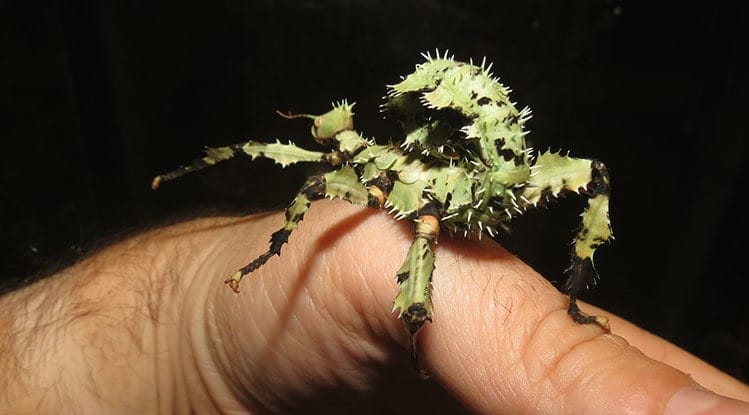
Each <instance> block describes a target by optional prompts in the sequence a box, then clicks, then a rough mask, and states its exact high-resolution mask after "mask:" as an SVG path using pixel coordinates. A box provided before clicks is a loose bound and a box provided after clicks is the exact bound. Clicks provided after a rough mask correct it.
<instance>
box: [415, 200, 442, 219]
mask: <svg viewBox="0 0 749 415" xmlns="http://www.w3.org/2000/svg"><path fill="white" fill-rule="evenodd" d="M424 215H429V216H434V217H436V218H441V217H442V205H441V204H440V203H439V202H437V201H436V200H432V201H430V202H429V203H427V204H425V205H424V206H422V207H420V208H419V210H418V211H417V212H416V216H424Z"/></svg>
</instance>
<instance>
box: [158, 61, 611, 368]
mask: <svg viewBox="0 0 749 415" xmlns="http://www.w3.org/2000/svg"><path fill="white" fill-rule="evenodd" d="M423 56H424V58H425V61H424V62H422V63H420V64H418V65H416V68H415V69H414V71H413V72H412V73H411V74H409V75H407V76H405V77H404V78H402V80H401V81H400V82H398V83H396V84H393V85H389V86H387V93H386V97H385V103H384V104H383V106H382V107H383V110H384V113H385V115H386V117H387V118H389V119H391V120H395V121H396V122H398V123H399V124H400V125H401V127H402V129H403V135H402V137H400V138H399V139H396V140H393V141H391V142H390V143H388V144H377V143H376V142H375V141H374V140H371V139H367V138H364V137H363V136H362V135H360V134H359V133H358V132H356V131H355V130H354V118H353V117H354V113H353V111H352V108H353V107H354V104H353V103H352V104H349V103H348V102H347V101H345V100H343V101H340V102H337V103H334V104H333V108H332V109H331V110H329V111H328V112H326V113H324V114H321V115H309V114H292V113H286V114H284V113H279V114H280V115H281V116H283V117H285V118H290V119H296V118H307V119H311V120H312V127H311V133H312V136H313V138H314V139H315V140H316V141H317V142H318V143H319V144H320V145H322V146H325V147H326V148H327V149H326V150H325V151H312V150H307V149H303V148H300V147H298V146H297V145H295V144H294V143H293V142H289V143H288V144H283V143H281V142H278V141H276V142H275V143H266V142H263V141H245V142H240V143H237V144H233V145H229V146H225V147H216V148H208V149H206V152H205V156H204V157H202V158H198V159H196V160H194V161H192V162H191V163H189V164H187V165H185V166H182V167H179V168H177V169H175V170H173V171H171V172H167V173H164V174H162V175H159V176H156V177H155V178H154V179H153V181H152V183H151V187H152V188H154V189H156V188H158V187H159V186H160V185H162V184H163V183H164V182H167V181H171V180H174V179H176V178H179V177H181V176H184V175H186V174H188V173H191V172H195V171H198V170H201V169H203V168H206V167H209V166H213V165H215V164H217V163H220V162H222V161H224V160H228V159H230V158H233V157H234V156H238V155H246V156H249V157H250V159H255V158H258V157H260V158H266V159H270V160H273V161H274V162H275V163H277V164H279V165H280V166H281V168H284V167H286V166H289V165H292V164H295V163H318V164H321V165H327V168H328V172H327V173H323V174H317V175H314V176H311V177H310V178H308V179H307V181H306V182H305V183H304V185H303V186H302V187H301V189H300V190H299V192H298V194H297V195H296V197H295V198H294V199H293V200H292V201H291V203H290V204H289V206H288V207H287V208H286V220H285V222H284V224H283V226H282V227H281V228H280V229H279V230H277V231H276V232H274V233H273V235H272V236H271V238H270V242H269V248H268V250H267V251H266V252H264V253H262V254H260V255H259V256H258V257H257V258H256V259H255V260H253V261H252V262H250V263H248V264H247V265H245V266H244V267H242V268H240V269H239V270H237V271H236V272H235V273H233V274H232V275H231V276H230V277H229V278H227V279H226V281H225V282H226V283H227V284H228V285H229V286H230V287H231V289H232V290H234V291H235V292H239V284H240V282H241V280H242V279H243V278H244V277H245V276H246V275H248V274H249V273H251V272H253V271H255V270H257V269H259V268H260V267H262V266H263V264H265V263H266V262H267V261H268V260H270V259H271V258H272V257H273V256H275V255H280V254H281V247H282V246H283V245H284V244H285V243H286V242H287V241H288V239H289V237H290V236H291V234H292V233H293V231H294V230H295V229H296V228H297V227H298V226H299V224H300V223H301V221H302V219H303V218H304V215H305V213H306V212H307V210H308V209H309V207H310V204H311V202H312V201H314V200H318V199H325V198H327V199H342V200H346V201H348V202H350V203H353V204H356V205H360V206H368V207H370V208H373V209H382V210H387V211H388V212H389V213H390V214H392V215H393V217H394V218H395V219H396V220H403V219H407V220H409V221H411V222H412V223H413V226H414V237H413V241H412V243H411V247H410V248H409V250H408V253H407V254H406V257H405V260H404V262H403V265H402V266H401V267H400V268H399V269H398V270H397V271H396V272H395V274H396V278H397V281H398V283H399V291H398V294H397V295H396V297H395V300H394V302H393V312H394V313H397V315H398V318H399V319H400V320H401V323H402V324H403V327H404V330H405V332H406V335H407V336H408V338H409V339H410V344H411V361H412V363H413V365H414V366H415V367H418V360H419V359H418V354H417V349H418V347H417V346H418V344H417V339H418V333H419V331H420V330H421V329H422V328H423V327H424V325H425V324H426V322H428V321H429V322H431V321H432V317H433V313H434V309H433V307H432V274H433V272H434V264H435V255H434V249H435V246H436V243H437V239H438V237H439V233H440V231H441V230H444V231H447V232H448V233H450V234H451V235H458V236H463V237H466V238H471V237H478V238H480V237H481V236H482V235H484V234H487V235H488V236H489V237H495V236H497V234H498V233H499V232H500V231H506V230H509V229H510V223H511V221H512V220H513V219H514V218H516V217H518V216H520V215H522V214H524V213H525V212H527V211H528V210H530V209H533V208H535V207H537V206H539V205H546V204H548V203H549V202H550V201H551V200H553V199H556V198H557V197H558V196H560V195H561V194H562V193H573V194H579V195H581V196H584V197H586V198H587V207H586V208H585V210H584V211H583V213H582V214H581V215H580V217H581V221H580V226H579V230H578V231H577V233H576V235H575V239H574V240H573V243H572V252H571V255H570V257H571V259H570V266H569V267H568V268H567V270H566V274H567V279H566V282H565V284H564V286H563V287H562V291H563V292H564V293H566V294H567V295H568V296H569V306H568V309H567V311H568V313H569V315H570V317H571V318H572V320H574V321H575V322H577V323H580V324H598V325H600V326H601V327H603V328H605V329H608V319H607V318H606V317H602V316H592V315H588V314H586V313H584V312H583V311H581V310H580V308H579V307H578V305H577V299H578V298H579V296H580V295H581V294H582V293H583V292H584V291H585V290H587V289H588V288H590V287H592V286H593V285H594V284H595V282H596V281H597V279H598V274H597V272H596V269H595V266H594V262H593V254H594V253H595V251H596V250H597V249H598V247H600V246H601V245H603V244H605V243H607V242H608V241H610V240H611V239H612V238H613V236H612V231H611V224H610V222H609V196H610V192H611V185H610V178H609V174H608V170H607V169H606V166H605V165H604V164H603V163H602V162H601V161H599V160H591V159H585V158H575V157H571V156H569V155H561V154H560V153H558V152H550V151H546V152H542V153H535V152H533V151H532V150H531V149H529V148H528V147H527V146H526V142H525V137H526V135H527V133H528V131H527V130H526V129H525V124H526V122H527V121H528V120H529V119H530V117H531V112H530V110H529V109H528V108H523V109H520V110H518V109H517V108H515V105H514V103H513V102H512V100H511V99H510V97H509V92H510V90H509V89H508V88H507V87H505V86H504V85H502V84H501V83H500V82H499V80H498V79H497V78H496V77H495V76H494V75H493V74H492V73H491V64H489V65H487V64H486V63H485V61H482V63H481V64H480V65H474V64H473V63H472V62H468V63H466V62H459V61H455V60H454V59H453V58H452V57H451V56H448V55H447V53H445V54H443V55H440V53H439V52H438V53H437V54H436V56H431V55H430V54H424V55H423ZM422 373H423V371H422Z"/></svg>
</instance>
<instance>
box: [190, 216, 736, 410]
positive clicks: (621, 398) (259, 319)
mask: <svg viewBox="0 0 749 415" xmlns="http://www.w3.org/2000/svg"><path fill="white" fill-rule="evenodd" d="M281 223H282V219H281V216H280V215H278V214H276V215H267V216H264V217H261V218H257V217H255V218H253V219H250V220H248V221H247V222H246V223H243V224H240V225H238V226H237V227H232V228H233V229H232V231H231V232H230V234H229V235H223V236H222V237H221V238H220V239H221V244H219V245H218V246H217V247H216V252H229V253H230V254H225V255H228V256H230V258H222V261H223V264H221V265H219V264H217V263H216V261H209V262H207V263H206V264H204V266H203V267H202V268H201V269H200V270H199V272H198V274H201V277H200V278H198V279H197V281H199V282H198V283H197V286H198V287H200V288H198V289H199V290H204V291H205V292H208V293H209V294H208V297H207V301H208V304H209V306H208V316H207V320H208V324H204V326H205V328H206V332H205V338H206V344H205V347H198V348H197V350H198V352H197V359H198V361H200V362H207V361H212V362H213V365H206V366H207V367H208V369H204V370H207V371H209V372H211V373H213V374H215V373H218V374H220V377H221V378H222V379H223V382H224V383H225V385H227V388H226V389H227V391H226V392H221V393H219V394H220V395H221V396H222V398H218V397H216V396H214V397H213V399H214V400H218V401H222V402H224V403H225V405H224V408H225V409H226V408H228V409H239V408H248V407H250V408H256V409H257V408H263V409H272V410H282V409H284V408H289V407H293V406H294V405H295V404H294V402H299V401H309V397H310V396H311V395H314V394H318V393H320V392H321V391H329V390H330V389H336V388H345V389H346V390H353V391H358V392H360V393H361V392H363V391H367V390H371V388H372V387H373V385H372V383H373V382H374V379H376V375H377V373H381V372H382V371H383V369H384V368H386V367H388V366H392V363H393V362H394V361H395V362H398V363H397V364H398V365H402V367H403V368H404V369H403V373H407V370H406V367H407V361H408V353H407V352H406V351H405V350H404V348H406V347H407V345H408V340H407V338H406V335H405V333H403V332H402V328H401V325H400V323H399V321H398V320H397V318H396V317H395V316H394V315H393V314H392V311H391V309H392V299H393V297H394V296H395V294H396V292H397V287H396V283H395V270H397V269H398V267H399V266H400V264H401V262H402V261H403V259H404V258H405V255H406V252H407V250H408V246H409V244H410V238H411V236H410V235H411V230H410V227H409V226H408V225H407V224H404V223H398V222H396V221H393V220H392V218H389V217H387V216H386V215H382V214H379V213H375V212H372V211H370V210H362V209H361V208H357V207H353V206H350V205H348V204H347V203H342V202H325V203H317V204H315V205H314V206H313V207H312V209H311V210H310V211H309V213H308V215H307V218H306V219H305V221H304V222H303V223H302V224H301V225H300V227H299V229H298V230H297V231H296V232H295V233H294V234H292V236H291V238H290V240H289V243H288V246H286V247H285V248H284V250H283V252H282V254H281V256H280V257H274V258H272V259H271V260H270V261H269V262H268V263H267V264H266V265H265V266H264V267H262V268H261V269H259V270H257V271H255V272H254V273H253V274H251V276H250V277H249V278H247V279H246V280H245V281H244V282H243V286H242V287H240V289H241V290H242V292H241V294H240V295H239V296H237V295H235V294H234V293H232V292H231V290H229V289H228V288H226V287H223V286H221V284H216V281H221V280H222V279H223V277H225V276H227V275H229V274H231V273H232V272H233V271H234V270H235V269H236V268H239V267H240V266H242V265H244V263H246V262H247V261H248V259H252V258H251V256H252V255H253V253H258V254H259V253H261V252H264V251H265V250H266V249H267V246H266V245H265V240H266V238H265V237H262V238H260V237H245V235H250V236H252V235H270V234H271V233H272V232H273V231H274V230H275V229H276V228H277V227H279V226H280V224H281ZM237 228H238V229H237ZM222 245H223V246H222ZM436 256H437V259H436V269H435V274H434V294H433V300H434V308H435V312H434V322H433V324H427V325H426V326H425V327H424V329H423V330H422V331H421V333H420V334H419V336H420V339H419V349H420V350H419V352H420V358H421V362H422V364H423V365H424V366H425V369H426V370H427V371H428V372H429V373H430V374H431V375H432V377H433V380H434V381H435V382H437V383H439V384H441V385H442V386H443V387H444V388H445V389H446V390H448V391H449V392H450V393H451V394H452V395H453V396H454V397H455V398H456V399H457V400H458V401H460V402H461V403H462V405H463V406H465V407H467V408H470V409H471V410H473V411H475V412H477V413H487V414H497V413H513V414H515V413H555V414H563V413H575V414H580V413H585V414H597V413H658V414H660V413H664V411H665V410H666V408H667V406H668V405H669V400H670V399H671V398H672V396H674V395H675V394H676V393H677V392H678V391H682V390H683V388H688V389H685V390H686V391H692V389H689V388H691V387H693V386H695V384H694V382H693V381H692V380H691V379H690V378H689V377H688V376H687V375H685V374H683V373H681V372H679V371H678V370H676V369H674V368H672V367H670V366H667V365H665V364H662V363H660V362H657V361H654V360H652V359H649V358H648V357H646V356H645V355H644V354H642V353H641V352H640V351H638V350H637V349H635V348H634V347H631V346H630V345H629V344H628V343H627V342H626V341H625V340H624V339H622V338H621V337H618V336H616V335H615V334H606V333H604V332H603V331H602V330H601V329H600V328H599V327H597V326H581V325H578V324H576V323H574V322H572V321H571V319H570V318H569V317H568V316H567V314H566V298H565V297H564V296H563V295H561V294H560V293H559V292H558V291H557V290H556V289H555V288H554V287H553V286H551V284H549V283H548V282H547V281H546V280H545V279H544V278H542V277H541V276H540V275H538V274H537V273H535V272H534V271H533V270H532V269H530V268H529V267H528V266H527V265H525V264H523V263H522V262H521V261H520V260H518V259H517V258H515V257H514V256H512V255H510V254H509V253H507V252H506V251H504V250H503V249H502V248H500V247H499V246H498V245H497V244H495V243H493V242H492V241H488V240H484V241H465V240H462V239H450V238H442V239H441V240H440V242H439V244H438V246H437V248H436ZM218 274H220V275H218ZM207 281H209V282H207ZM613 329H614V333H616V327H613ZM200 350H205V351H204V352H203V353H204V354H203V355H202V356H201V352H200ZM409 375H410V376H414V377H415V375H414V374H409ZM417 390H422V389H419V388H417ZM402 392H405V393H404V396H405V398H404V399H412V400H417V401H418V400H422V402H424V404H425V405H426V404H427V403H430V402H429V400H430V399H431V400H435V401H439V400H440V399H435V398H434V397H428V396H419V394H418V393H416V390H415V391H414V393H408V391H402ZM679 396H682V397H686V398H684V399H692V400H694V399H696V397H700V396H702V397H703V398H704V399H703V400H710V399H717V398H714V397H713V395H708V394H706V393H704V394H702V395H700V393H697V392H685V393H683V392H680V395H677V398H678V397H679ZM708 398H709V399H708ZM682 401H684V400H683V399H682ZM227 402H228V403H227ZM719 402H720V401H718V400H713V403H714V404H719ZM733 402H736V403H737V404H738V401H733ZM432 403H433V402H432ZM677 403H678V402H677ZM672 408H674V406H673V405H672ZM443 409H444V408H443ZM308 412H309V411H308ZM681 413H684V412H681ZM723 413H728V412H723Z"/></svg>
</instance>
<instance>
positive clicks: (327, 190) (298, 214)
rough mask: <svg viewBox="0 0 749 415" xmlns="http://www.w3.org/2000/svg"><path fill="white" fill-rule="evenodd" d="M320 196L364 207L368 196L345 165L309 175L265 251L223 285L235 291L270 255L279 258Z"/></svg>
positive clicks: (364, 188)
mask: <svg viewBox="0 0 749 415" xmlns="http://www.w3.org/2000/svg"><path fill="white" fill-rule="evenodd" d="M324 197H329V198H331V199H332V198H338V199H343V200H347V201H349V202H351V203H354V204H359V205H363V206H366V205H367V198H368V194H367V188H366V187H365V186H364V185H363V184H361V182H360V181H359V179H358V176H357V175H356V173H355V172H354V169H352V168H351V167H349V166H346V167H343V168H342V169H340V170H335V171H332V172H330V173H326V174H318V175H314V176H311V177H310V178H308V179H307V181H305V183H304V185H303V186H302V188H301V190H300V191H299V193H297V195H296V197H295V198H294V200H293V201H292V202H291V204H289V206H288V207H287V208H286V221H285V222H284V225H283V227H282V228H281V229H279V230H277V231H276V232H274V233H273V234H272V235H271V238H270V246H269V248H268V250H267V251H266V252H264V253H263V254H261V255H260V256H258V257H257V258H256V259H255V260H254V261H252V262H250V263H249V264H247V265H245V266H244V267H242V268H240V269H239V270H237V271H236V272H235V273H234V274H232V275H231V276H230V277H229V278H227V279H226V281H224V283H226V284H229V286H230V287H231V289H232V290H234V292H239V283H240V281H241V280H242V278H243V277H244V276H245V275H247V274H249V273H251V272H252V271H254V270H256V269H258V268H260V267H261V266H262V265H263V264H265V263H266V262H267V261H268V260H269V259H270V258H271V257H272V256H273V255H279V256H280V255H281V247H282V246H283V244H285V243H286V242H287V241H288V240H289V235H291V232H293V231H294V230H295V229H296V228H297V226H298V225H299V222H301V221H302V219H304V214H305V212H306V211H307V209H309V207H310V204H311V202H312V201H314V200H318V199H322V198H324Z"/></svg>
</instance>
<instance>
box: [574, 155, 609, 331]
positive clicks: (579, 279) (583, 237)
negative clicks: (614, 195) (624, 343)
mask: <svg viewBox="0 0 749 415" xmlns="http://www.w3.org/2000/svg"><path fill="white" fill-rule="evenodd" d="M590 166H591V180H590V182H589V183H588V186H587V191H588V193H589V194H590V197H589V199H588V206H587V208H586V209H585V211H584V212H583V213H582V215H581V217H582V220H581V226H580V230H579V231H578V232H577V236H576V237H575V240H574V245H573V248H572V260H571V264H570V266H569V268H568V269H567V273H568V276H567V282H565V284H564V287H563V289H564V291H565V292H566V293H567V294H568V295H569V297H570V304H569V308H568V309H567V312H568V313H569V315H570V316H571V317H572V319H573V320H575V321H576V322H578V323H580V324H591V323H596V324H598V325H600V326H601V327H603V328H605V329H607V330H608V329H609V323H608V319H607V318H606V317H603V316H591V315H588V314H586V313H583V312H582V311H580V308H579V307H578V306H577V301H576V300H577V297H578V295H579V294H580V293H581V292H582V291H583V290H585V289H587V288H588V287H589V286H590V285H593V284H595V280H596V279H597V277H598V274H597V272H596V269H595V266H594V264H593V254H594V253H595V251H596V249H597V248H598V247H599V246H600V245H601V244H603V243H606V242H608V241H609V240H610V239H611V237H612V233H611V223H610V222H609V194H610V184H609V175H608V171H607V170H606V166H605V165H604V164H603V163H602V162H600V161H598V160H593V161H592V162H591V163H590Z"/></svg>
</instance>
